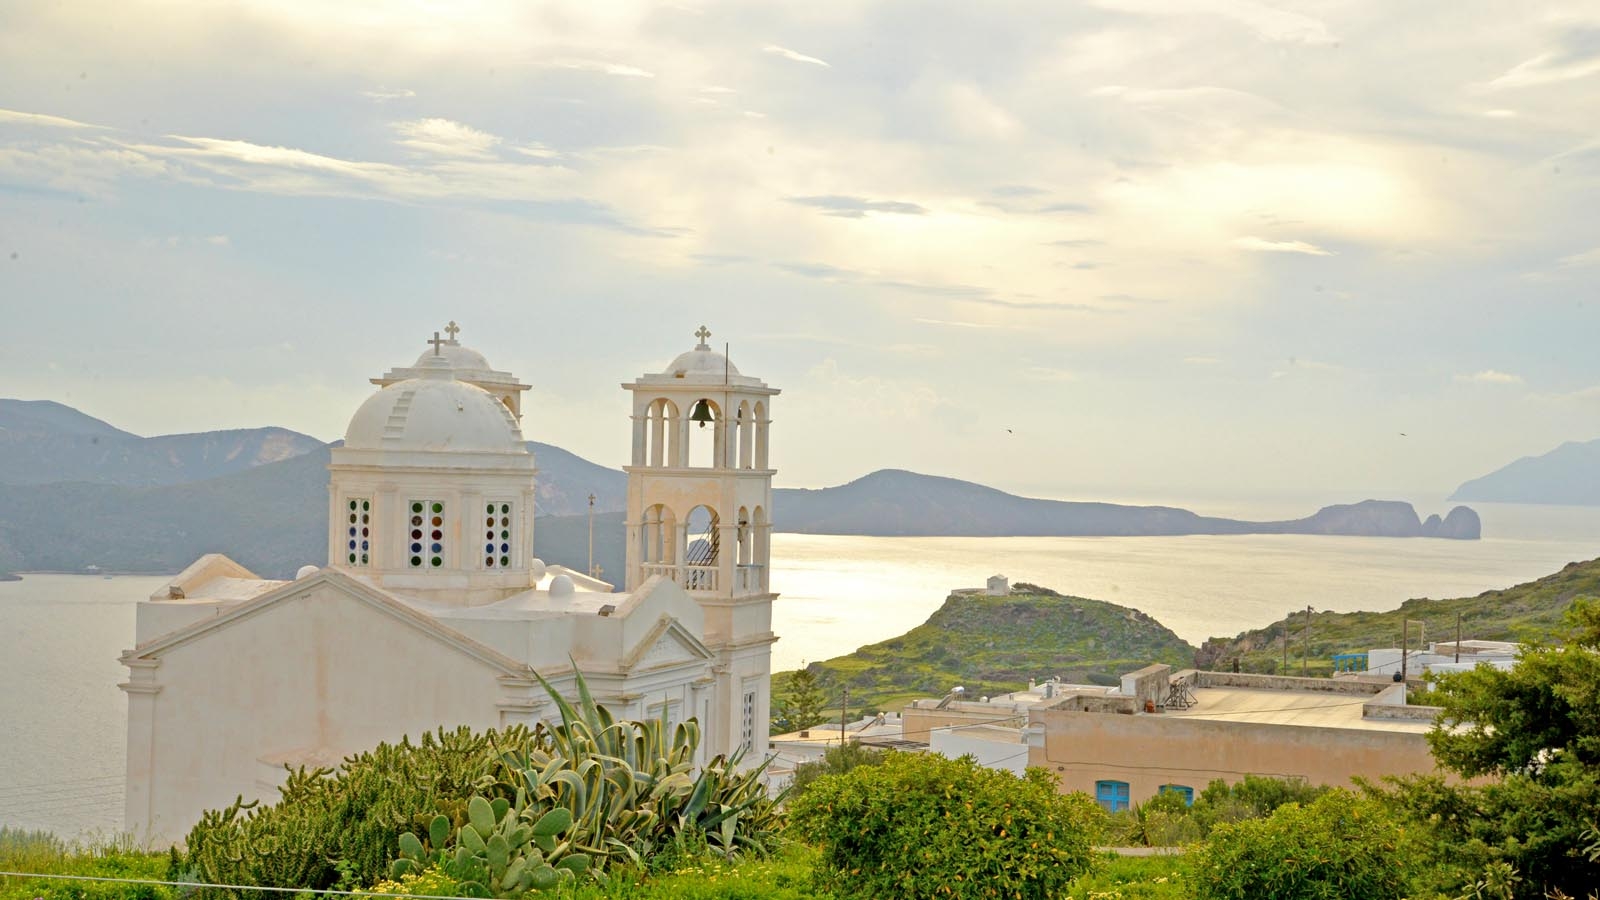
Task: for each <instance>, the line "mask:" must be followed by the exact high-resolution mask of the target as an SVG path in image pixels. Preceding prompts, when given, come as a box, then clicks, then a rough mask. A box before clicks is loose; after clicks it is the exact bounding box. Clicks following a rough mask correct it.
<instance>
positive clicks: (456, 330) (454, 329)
mask: <svg viewBox="0 0 1600 900" xmlns="http://www.w3.org/2000/svg"><path fill="white" fill-rule="evenodd" d="M444 333H445V334H448V335H450V343H452V344H456V343H460V342H459V341H457V340H456V335H458V334H460V333H461V326H460V325H457V324H456V320H455V319H451V320H450V324H449V325H446V326H445V327H444ZM433 336H434V337H438V336H439V333H438V332H434V335H433Z"/></svg>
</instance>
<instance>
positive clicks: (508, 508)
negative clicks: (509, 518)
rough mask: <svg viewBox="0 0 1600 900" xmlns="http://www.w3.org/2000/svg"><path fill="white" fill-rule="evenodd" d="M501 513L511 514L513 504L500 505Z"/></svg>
mask: <svg viewBox="0 0 1600 900" xmlns="http://www.w3.org/2000/svg"><path fill="white" fill-rule="evenodd" d="M500 511H501V512H503V513H510V512H511V504H509V503H502V504H500Z"/></svg>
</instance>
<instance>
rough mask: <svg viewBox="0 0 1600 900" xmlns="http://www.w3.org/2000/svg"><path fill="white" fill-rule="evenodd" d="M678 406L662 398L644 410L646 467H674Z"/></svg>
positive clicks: (676, 461) (675, 461)
mask: <svg viewBox="0 0 1600 900" xmlns="http://www.w3.org/2000/svg"><path fill="white" fill-rule="evenodd" d="M678 430H679V429H678V406H677V404H675V403H673V402H672V401H671V400H668V399H667V398H665V397H662V398H660V399H658V400H652V401H651V402H650V405H649V406H648V407H646V409H645V432H644V435H645V447H646V450H645V458H644V461H645V463H646V464H648V465H652V466H656V467H661V466H676V465H681V463H680V462H679V460H678V441H679V437H678Z"/></svg>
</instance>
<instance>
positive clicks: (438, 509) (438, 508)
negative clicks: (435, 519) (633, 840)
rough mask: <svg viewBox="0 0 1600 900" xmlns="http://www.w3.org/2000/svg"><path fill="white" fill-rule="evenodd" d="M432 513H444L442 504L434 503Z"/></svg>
mask: <svg viewBox="0 0 1600 900" xmlns="http://www.w3.org/2000/svg"><path fill="white" fill-rule="evenodd" d="M433 511H434V512H436V513H442V512H444V504H443V503H435V504H434V505H433Z"/></svg>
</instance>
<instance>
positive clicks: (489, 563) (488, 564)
mask: <svg viewBox="0 0 1600 900" xmlns="http://www.w3.org/2000/svg"><path fill="white" fill-rule="evenodd" d="M483 565H484V567H485V568H489V569H492V568H494V557H492V556H486V557H484V558H483Z"/></svg>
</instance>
